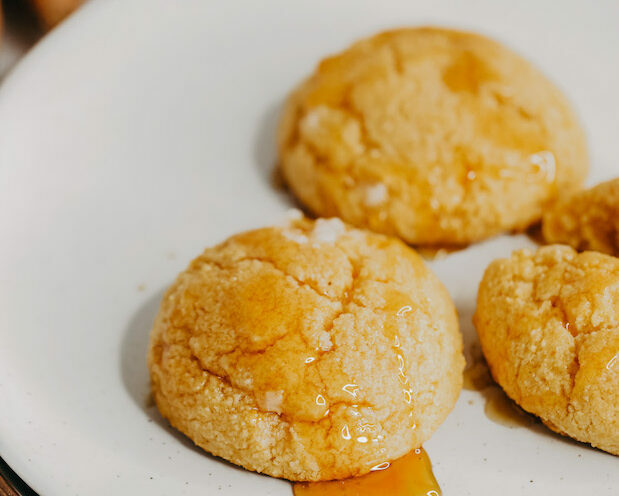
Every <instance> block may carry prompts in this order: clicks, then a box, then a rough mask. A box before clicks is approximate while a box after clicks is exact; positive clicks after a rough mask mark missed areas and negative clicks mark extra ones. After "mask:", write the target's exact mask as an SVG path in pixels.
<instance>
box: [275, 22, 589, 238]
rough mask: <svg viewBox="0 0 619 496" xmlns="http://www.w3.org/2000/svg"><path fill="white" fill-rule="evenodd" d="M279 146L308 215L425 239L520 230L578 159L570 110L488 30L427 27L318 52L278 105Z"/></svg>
mask: <svg viewBox="0 0 619 496" xmlns="http://www.w3.org/2000/svg"><path fill="white" fill-rule="evenodd" d="M279 153H280V162H281V170H282V174H283V176H284V179H285V180H286V182H287V183H288V185H289V186H290V188H291V189H292V191H293V192H294V194H295V195H296V196H297V197H298V198H299V200H300V201H301V202H302V203H303V204H304V205H305V206H307V207H308V208H309V209H310V210H312V211H313V212H315V213H316V214H318V215H322V216H332V215H337V216H339V217H341V218H343V219H344V220H345V221H347V222H350V223H351V224H354V225H357V226H362V227H368V228H370V229H372V230H375V231H378V232H383V233H386V234H393V235H397V236H399V237H401V238H402V239H404V240H405V241H407V242H409V243H412V244H424V245H462V244H467V243H470V242H473V241H477V240H480V239H482V238H485V237H488V236H491V235H493V234H496V233H498V232H501V231H505V230H516V229H523V228H525V227H527V226H528V225H530V224H531V223H533V222H535V221H537V220H539V218H540V217H541V214H542V208H543V206H544V205H545V204H546V203H547V202H548V201H549V200H550V199H552V198H553V197H554V196H555V193H556V192H557V191H561V192H566V191H571V190H574V189H576V188H577V187H578V186H579V185H580V184H581V183H582V182H583V179H584V177H585V175H586V172H587V168H588V160H587V153H586V144H585V138H584V135H583V131H582V129H581V128H580V125H579V123H578V121H577V118H576V116H575V115H574V113H573V112H572V110H571V108H570V106H569V104H568V102H567V101H566V99H565V98H564V96H563V95H562V94H561V92H560V91H559V90H558V89H557V88H556V87H555V86H554V85H553V84H552V83H551V82H550V81H548V79H546V77H544V75H543V74H541V73H540V72H539V71H538V70H537V69H535V68H534V67H533V66H532V65H531V64H529V63H528V62H527V61H526V60H524V59H522V58H521V57H519V56H517V55H516V54H514V53H513V52H511V51H510V50H508V49H507V48H505V47H504V46H502V45H500V44H498V43H496V42H494V41H492V40H489V39H487V38H485V37H482V36H479V35H476V34H471V33H464V32H459V31H452V30H447V29H436V28H419V29H401V30H396V31H388V32H385V33H381V34H378V35H376V36H373V37H371V38H368V39H365V40H362V41H359V42H357V43H355V44H354V45H352V46H351V47H350V48H348V49H347V50H346V51H344V52H342V53H341V54H338V55H335V56H333V57H330V58H327V59H325V60H323V61H322V62H321V63H320V64H319V65H318V67H317V68H316V70H315V72H314V73H313V74H312V75H311V77H309V78H308V79H307V80H306V81H305V82H303V83H302V84H301V86H300V87H299V88H297V89H296V90H295V91H294V92H293V93H292V94H291V96H290V97H289V99H288V101H287V103H286V105H285V107H284V111H283V114H282V118H281V122H280V128H279Z"/></svg>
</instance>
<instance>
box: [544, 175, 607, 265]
mask: <svg viewBox="0 0 619 496" xmlns="http://www.w3.org/2000/svg"><path fill="white" fill-rule="evenodd" d="M542 233H543V235H544V238H545V239H546V241H547V242H548V243H565V244H568V245H571V246H573V247H574V248H576V249H577V250H595V251H601V252H603V253H608V254H609V255H615V256H618V255H619V178H617V179H612V180H611V181H607V182H605V183H601V184H598V185H597V186H595V187H594V188H591V189H588V190H586V191H581V192H577V193H574V194H572V195H566V196H564V197H561V199H560V200H559V201H558V202H557V204H556V205H554V206H553V208H551V209H550V210H548V211H547V212H545V213H544V217H543V220H542Z"/></svg>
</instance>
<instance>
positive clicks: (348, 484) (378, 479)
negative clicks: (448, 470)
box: [292, 448, 442, 496]
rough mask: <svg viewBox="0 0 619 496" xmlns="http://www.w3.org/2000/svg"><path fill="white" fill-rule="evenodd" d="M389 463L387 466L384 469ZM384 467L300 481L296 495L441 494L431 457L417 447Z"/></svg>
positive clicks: (392, 495)
mask: <svg viewBox="0 0 619 496" xmlns="http://www.w3.org/2000/svg"><path fill="white" fill-rule="evenodd" d="M385 465H386V468H384V469H383V468H382V467H383V466H385ZM380 467H381V468H379V469H377V470H375V471H373V472H370V473H369V474H366V475H363V476H361V477H355V478H352V479H344V480H336V481H326V482H298V483H295V484H294V485H293V487H292V492H293V494H294V495H295V496H376V495H379V494H381V495H382V494H384V495H389V496H440V495H441V494H442V493H441V488H440V487H439V485H438V482H437V481H436V479H435V477H434V473H433V472H432V464H431V463H430V458H429V457H428V455H427V453H426V452H425V450H424V449H423V448H418V449H415V450H413V451H411V452H410V453H408V454H407V455H404V456H403V457H402V458H398V459H397V460H395V461H393V462H391V465H390V466H389V465H388V464H381V466H380Z"/></svg>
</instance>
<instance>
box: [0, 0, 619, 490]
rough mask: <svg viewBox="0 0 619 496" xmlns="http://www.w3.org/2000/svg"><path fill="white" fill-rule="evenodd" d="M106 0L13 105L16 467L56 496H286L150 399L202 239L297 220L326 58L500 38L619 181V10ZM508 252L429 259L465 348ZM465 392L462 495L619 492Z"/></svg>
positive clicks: (30, 71)
mask: <svg viewBox="0 0 619 496" xmlns="http://www.w3.org/2000/svg"><path fill="white" fill-rule="evenodd" d="M589 5H590V6H588V7H586V8H585V6H584V4H582V3H581V2H561V4H560V5H558V4H557V3H556V2H553V1H551V0H547V1H543V0H523V1H520V2H497V1H494V0H482V1H473V2H460V3H458V4H455V5H454V4H453V2H442V1H432V2H410V1H408V0H402V1H393V2H392V1H383V2H360V1H357V0H346V1H339V2H332V1H312V2H305V3H292V2H287V1H280V2H250V1H245V2H241V1H232V2H214V1H212V2H209V1H204V0H184V1H183V2H171V1H169V0H99V1H96V0H95V1H92V2H90V3H89V4H88V5H87V6H86V7H85V8H84V9H83V10H82V11H80V12H79V13H78V14H77V15H76V16H75V17H73V18H71V19H70V20H69V21H68V22H67V23H66V24H65V25H63V26H62V27H61V28H60V29H58V30H57V31H54V32H53V33H52V34H51V35H50V36H48V37H47V38H46V39H45V40H44V41H43V42H42V43H40V44H39V45H38V46H37V47H36V48H35V49H34V50H33V52H32V53H31V54H30V55H29V56H27V57H26V58H25V59H24V61H23V62H22V63H21V64H20V65H19V66H18V68H17V69H16V70H15V71H14V72H13V73H12V75H11V76H10V77H8V79H7V80H6V81H5V82H4V84H3V86H2V88H1V89H0V233H1V235H0V236H1V238H0V240H1V241H0V398H1V399H0V456H2V457H3V458H4V459H5V460H6V461H7V463H8V464H9V465H10V466H11V467H12V468H13V469H14V470H15V471H16V472H17V473H18V474H19V475H20V476H21V477H23V478H24V480H25V481H26V482H28V483H29V484H30V485H31V486H32V487H33V488H34V489H35V490H37V491H38V492H40V493H41V494H45V495H76V494H79V495H99V494H101V495H108V494H127V495H128V494H152V495H158V494H162V495H163V494H167V495H169V494H196V495H197V494H199V495H204V494H220V493H221V494H234V495H243V494H265V495H266V494H271V495H280V494H281V495H288V494H290V485H289V484H288V483H287V482H285V481H281V480H275V479H271V478H269V477H264V476H260V475H256V474H253V473H250V472H246V471H244V470H241V469H237V468H235V467H233V466H231V465H228V464H226V463H224V462H222V461H220V460H217V459H214V458H212V457H210V456H208V455H206V454H205V453H203V452H202V451H200V450H199V449H196V448H194V447H193V446H192V444H191V443H190V442H189V441H188V440H187V439H185V438H184V437H183V436H181V435H178V434H177V433H175V432H174V431H173V430H171V429H170V428H169V427H168V426H167V425H166V423H165V422H164V421H163V420H162V419H161V418H160V416H159V415H158V413H157V411H156V409H155V408H154V407H153V406H152V404H151V403H149V402H148V375H147V371H146V365H145V358H144V355H145V349H146V343H147V336H148V331H149V327H150V324H151V321H152V319H153V316H154V314H155V312H156V309H157V305H158V301H159V298H160V297H161V294H162V291H163V290H164V288H165V287H166V286H167V285H168V284H169V283H170V282H171V281H172V280H173V278H174V276H175V274H176V273H177V272H178V271H180V270H181V269H182V268H183V267H184V266H185V265H186V264H187V263H188V261H189V260H190V259H191V258H192V257H193V256H195V255H196V254H198V253H199V252H200V251H201V250H202V248H203V247H204V246H206V245H210V244H213V243H215V242H217V241H220V240H222V239H223V238H224V237H226V236H228V235H229V234H232V233H233V232H236V231H239V230H241V229H246V228H251V227H257V226H262V225H264V224H267V223H270V222H272V221H274V220H276V219H278V218H279V217H280V215H281V214H282V212H284V211H285V210H286V209H287V208H288V207H289V206H290V205H291V201H290V199H289V198H288V197H287V196H286V194H285V193H282V192H278V191H276V190H274V189H273V187H272V185H271V183H270V179H269V178H270V170H271V168H272V166H273V163H274V160H275V153H274V146H273V135H274V127H275V124H276V120H277V117H276V116H277V112H278V109H279V106H280V104H281V102H282V99H283V98H284V96H285V95H286V93H287V92H288V91H289V90H290V89H291V88H292V86H293V85H294V84H296V83H297V81H299V79H300V78H301V77H303V76H304V75H305V74H307V73H308V72H309V71H310V70H311V69H312V67H313V66H314V64H315V63H316V62H317V61H318V59H319V58H320V57H322V56H324V55H326V54H328V53H330V52H333V51H337V50H339V49H341V48H343V47H344V46H346V45H347V44H349V43H350V42H351V41H352V40H354V39H355V38H358V37H360V36H364V35H367V34H371V33H372V32H374V31H377V30H380V29H383V28H387V27H393V26H401V25H408V24H426V23H434V24H444V25H451V26H458V27H463V28H469V29H475V30H479V31H482V32H484V33H486V34H488V35H491V36H493V37H496V38H498V39H500V40H502V41H504V42H506V43H507V44H508V45H510V46H512V47H514V48H515V49H517V50H518V51H519V52H521V53H522V54H524V55H525V56H527V57H528V58H530V59H532V60H533V61H534V62H536V63H537V64H538V65H539V66H541V67H542V68H543V69H544V70H545V72H546V73H547V74H549V75H550V76H551V77H552V78H553V79H554V80H555V81H558V82H559V84H560V86H561V87H563V88H564V89H565V91H566V92H567V94H568V95H569V96H570V97H571V98H572V100H573V101H574V102H575V104H576V107H577V108H578V110H579V112H580V114H581V116H582V118H583V120H584V122H585V123H586V126H587V130H588V133H589V138H590V147H591V158H592V164H593V166H592V173H591V176H590V182H596V181H598V180H600V179H605V178H607V177H610V176H612V175H617V173H618V172H619V140H617V138H616V133H617V129H619V120H618V116H619V97H618V96H617V88H619V65H617V60H618V53H617V50H618V48H617V47H619V31H618V30H617V29H616V20H617V19H618V18H619V4H617V3H616V2H612V1H607V2H602V1H600V2H595V3H590V4H589ZM532 244H533V243H532V242H531V241H530V240H529V239H528V238H526V237H524V236H515V237H507V236H505V237H499V238H496V239H493V240H490V241H488V242H485V243H482V244H478V245H475V246H472V247H470V248H469V249H467V250H463V251H460V252H457V253H453V254H451V255H449V256H448V257H447V258H444V259H442V260H437V261H435V262H432V264H431V265H432V267H433V269H434V270H435V271H436V272H437V273H438V275H439V276H440V277H441V278H442V280H443V281H444V282H445V284H446V285H447V287H448V288H449V290H450V291H451V294H452V297H453V298H454V301H455V302H456V304H457V306H458V310H459V312H460V316H461V324H462V330H463V332H464V335H465V341H466V344H467V346H470V345H471V343H473V342H474V341H475V337H474V330H473V328H472V325H471V315H472V312H473V310H474V300H475V294H476V288H477V284H478V282H479V280H480V278H481V275H482V272H483V269H484V268H485V267H486V265H487V264H488V263H489V262H490V260H492V259H494V258H496V257H499V256H506V255H508V254H509V253H510V252H511V251H512V250H513V249H516V248H518V247H522V246H527V245H532ZM485 396H488V394H487V392H486V393H483V392H477V391H463V392H462V395H461V397H460V400H459V402H458V404H457V407H456V409H455V411H454V412H453V413H452V415H451V416H450V417H449V418H448V420H447V421H446V422H445V424H444V425H443V426H442V427H441V428H440V430H439V431H438V432H437V433H436V435H435V436H434V437H433V438H432V439H431V441H429V442H428V443H427V444H426V446H425V447H426V449H427V451H428V453H429V454H430V457H431V459H432V461H433V463H434V469H435V474H436V476H437V479H438V480H439V482H440V483H441V485H442V487H443V490H444V492H445V494H446V495H448V496H450V495H456V496H460V495H466V494H471V495H481V494H496V492H497V491H500V492H501V494H502V495H504V496H509V495H520V494H545V495H561V496H565V495H566V494H596V496H602V495H609V496H610V495H615V494H617V488H618V487H619V470H617V469H618V466H619V465H618V460H617V458H615V457H612V456H611V455H608V454H605V453H603V452H601V451H597V450H594V449H591V448H589V447H587V446H585V445H582V444H579V443H575V442H572V441H570V440H566V439H564V438H561V437H559V436H556V435H554V434H552V433H550V432H549V431H548V430H547V429H545V428H543V427H542V426H541V425H539V424H534V425H532V426H528V427H518V428H509V427H506V426H504V425H500V424H497V423H495V422H492V421H491V420H490V419H488V417H487V416H486V415H485V414H484V403H485Z"/></svg>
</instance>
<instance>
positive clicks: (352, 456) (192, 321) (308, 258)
mask: <svg viewBox="0 0 619 496" xmlns="http://www.w3.org/2000/svg"><path fill="white" fill-rule="evenodd" d="M148 364H149V369H150V373H151V379H152V388H153V393H154V398H155V401H156V404H157V406H158V408H159V410H160V412H161V413H162V415H163V416H164V417H165V418H167V419H168V420H169V421H170V423H171V424H172V425H173V426H174V427H176V428H177V429H179V430H181V431H182V432H183V433H185V434H186V435H187V436H189V437H190V438H191V439H192V440H193V441H194V442H195V443H196V444H197V445H198V446H201V447H202V448H204V449H205V450H206V451H208V452H210V453H212V454H214V455H217V456H220V457H222V458H225V459H226V460H229V461H231V462H232V463H235V464H237V465H241V466H243V467H245V468H247V469H249V470H254V471H258V472H263V473H266V474H269V475H272V476H275V477H284V478H286V479H290V480H328V479H339V478H345V477H350V476H356V475H361V474H364V473H367V472H369V471H370V470H372V468H373V467H376V466H377V465H380V464H382V463H384V462H386V461H389V460H392V459H395V458H397V457H400V456H402V455H404V454H406V453H407V452H408V451H410V450H411V449H413V448H416V447H418V446H420V445H421V443H423V442H424V441H425V440H426V439H428V438H429V437H430V435H431V434H432V433H433V432H434V430H435V429H436V428H437V427H438V426H439V424H440V423H441V422H442V421H443V420H444V419H445V417H446V416H447V414H448V413H449V411H450V410H451V409H452V408H453V406H454V404H455V402H456V399H457V397H458V394H459V392H460V389H461V385H462V370H463V366H464V358H463V356H462V342H461V336H460V333H459V332H458V321H457V316H456V312H455V309H454V306H453V304H452V302H451V300H450V298H449V295H448V294H447V291H446V290H445V288H444V287H443V285H442V284H441V283H440V281H439V280H438V279H437V278H436V277H435V276H434V275H433V274H432V273H431V272H430V271H429V270H428V268H427V267H426V266H425V264H424V262H423V261H422V259H421V258H420V257H419V256H418V255H417V254H416V253H415V252H414V251H413V250H412V249H410V248H408V247H407V246H406V245H404V244H403V243H401V242H400V241H398V240H395V239H390V238H387V237H384V236H381V235H377V234H373V233H366V232H363V231H359V230H356V229H352V228H349V227H347V226H345V225H344V224H343V223H342V222H341V221H340V220H339V219H330V220H325V219H318V220H317V221H316V222H315V223H314V222H312V221H310V220H307V219H299V220H296V221H294V222H292V223H291V224H290V225H289V226H287V227H271V228H264V229H258V230H255V231H250V232H246V233H242V234H239V235H236V236H233V237H232V238H230V239H228V240H227V241H225V242H224V243H222V244H220V245H218V246H215V247H214V248H209V249H207V250H205V251H204V253H203V254H202V255H200V256H199V257H198V258H196V259H195V260H194V261H193V262H191V264H190V265H189V267H188V268H187V270H185V271H184V272H183V273H181V274H180V275H179V276H178V279H177V280H176V282H175V283H174V284H173V285H172V287H171V288H170V289H169V290H168V291H167V293H166V294H165V296H164V297H163V301H162V302H161V307H160V310H159V313H158V315H157V318H156V321H155V323H154V327H153V329H152V332H151V338H150V348H149V354H148Z"/></svg>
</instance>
